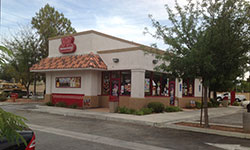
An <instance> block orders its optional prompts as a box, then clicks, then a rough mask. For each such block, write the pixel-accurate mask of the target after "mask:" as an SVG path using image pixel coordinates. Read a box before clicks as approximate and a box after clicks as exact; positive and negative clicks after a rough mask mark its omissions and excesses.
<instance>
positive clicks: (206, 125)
mask: <svg viewBox="0 0 250 150" xmlns="http://www.w3.org/2000/svg"><path fill="white" fill-rule="evenodd" d="M204 119H205V125H204V127H205V128H209V122H208V108H207V87H206V86H204Z"/></svg>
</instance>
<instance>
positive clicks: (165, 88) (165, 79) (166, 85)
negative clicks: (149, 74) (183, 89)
mask: <svg viewBox="0 0 250 150" xmlns="http://www.w3.org/2000/svg"><path fill="white" fill-rule="evenodd" d="M161 95H162V96H169V78H168V77H167V75H165V74H164V75H163V76H162V88H161Z"/></svg>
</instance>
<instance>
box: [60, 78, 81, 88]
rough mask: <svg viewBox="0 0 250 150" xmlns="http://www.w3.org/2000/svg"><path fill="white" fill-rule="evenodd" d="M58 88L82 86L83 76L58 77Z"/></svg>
mask: <svg viewBox="0 0 250 150" xmlns="http://www.w3.org/2000/svg"><path fill="white" fill-rule="evenodd" d="M56 88H81V77H57V78H56Z"/></svg>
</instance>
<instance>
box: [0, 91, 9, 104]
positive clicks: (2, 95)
mask: <svg viewBox="0 0 250 150" xmlns="http://www.w3.org/2000/svg"><path fill="white" fill-rule="evenodd" d="M6 100H7V95H6V94H5V93H2V94H0V101H1V102H4V101H6Z"/></svg>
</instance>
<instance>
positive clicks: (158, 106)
mask: <svg viewBox="0 0 250 150" xmlns="http://www.w3.org/2000/svg"><path fill="white" fill-rule="evenodd" d="M148 108H151V109H152V110H153V112H155V113H161V112H163V111H164V108H165V107H164V104H162V103H161V102H151V103H148Z"/></svg>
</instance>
